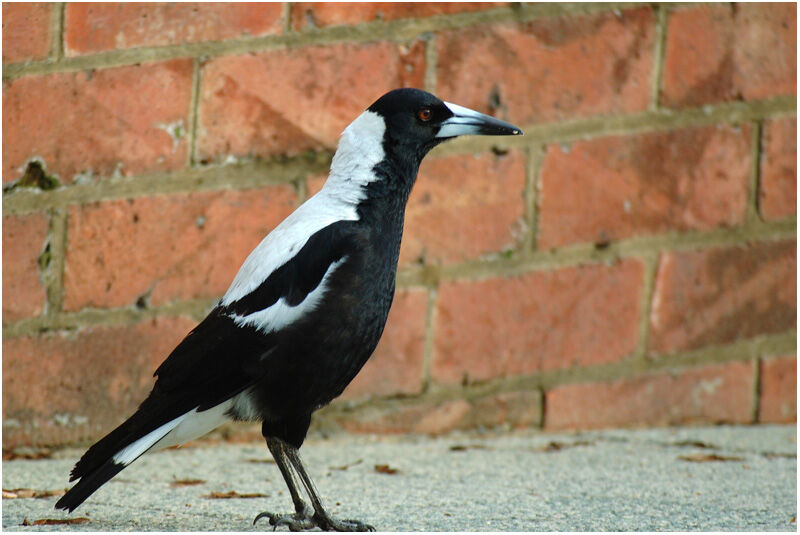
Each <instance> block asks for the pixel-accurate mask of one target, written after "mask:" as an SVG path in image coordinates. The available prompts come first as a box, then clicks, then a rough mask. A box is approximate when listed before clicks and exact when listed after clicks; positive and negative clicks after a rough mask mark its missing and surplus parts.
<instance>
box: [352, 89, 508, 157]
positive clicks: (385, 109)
mask: <svg viewBox="0 0 800 535" xmlns="http://www.w3.org/2000/svg"><path fill="white" fill-rule="evenodd" d="M367 111H368V112H372V113H375V114H377V115H378V116H380V117H381V118H382V119H383V122H384V123H385V125H386V130H385V133H384V144H386V145H391V146H395V147H402V148H403V149H405V150H411V151H413V152H415V153H417V154H418V155H419V157H420V159H421V158H422V157H423V156H425V154H427V152H428V151H429V150H431V149H432V148H433V147H435V146H436V145H438V144H439V143H441V142H442V141H446V140H448V139H452V138H455V137H458V136H467V135H484V136H513V135H520V134H522V130H520V129H519V128H517V127H516V126H514V125H512V124H509V123H507V122H505V121H501V120H499V119H495V118H494V117H491V116H489V115H485V114H483V113H480V112H477V111H474V110H471V109H469V108H465V107H463V106H459V105H457V104H451V103H450V102H444V101H442V100H440V99H439V98H437V97H436V96H435V95H432V94H430V93H428V92H426V91H422V90H420V89H412V88H404V89H395V90H393V91H389V92H388V93H386V94H385V95H383V96H382V97H381V98H379V99H378V100H376V101H375V102H374V103H373V104H372V106H370V107H369V108H368V109H367Z"/></svg>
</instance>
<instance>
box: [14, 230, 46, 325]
mask: <svg viewBox="0 0 800 535" xmlns="http://www.w3.org/2000/svg"><path fill="white" fill-rule="evenodd" d="M47 225H48V222H47V218H46V217H45V216H44V215H42V214H30V215H23V216H5V217H3V323H10V322H12V321H16V320H19V319H22V318H27V317H30V316H37V315H39V314H40V313H41V312H42V307H43V306H44V302H45V290H44V286H43V285H42V280H41V278H40V271H39V255H41V254H42V251H43V250H44V247H45V242H46V241H47Z"/></svg>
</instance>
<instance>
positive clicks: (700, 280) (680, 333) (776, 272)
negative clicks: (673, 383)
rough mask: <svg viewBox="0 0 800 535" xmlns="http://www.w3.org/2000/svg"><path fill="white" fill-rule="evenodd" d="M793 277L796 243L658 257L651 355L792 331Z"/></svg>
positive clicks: (795, 286)
mask: <svg viewBox="0 0 800 535" xmlns="http://www.w3.org/2000/svg"><path fill="white" fill-rule="evenodd" d="M796 273H797V256H796V244H795V242H794V241H786V242H764V243H756V244H752V245H749V246H739V247H731V248H728V249H722V248H714V249H705V250H700V251H683V252H668V253H664V254H662V255H661V258H660V260H659V264H658V273H657V275H656V281H655V289H654V291H653V304H652V311H651V313H650V351H651V352H652V353H669V352H674V351H682V350H690V349H696V348H699V347H703V346H706V345H712V344H725V343H730V342H733V341H735V340H738V339H743V338H749V337H753V336H758V335H762V334H772V333H779V332H783V331H787V330H789V329H792V328H794V326H795V325H796V323H797V278H796V277H797V275H796Z"/></svg>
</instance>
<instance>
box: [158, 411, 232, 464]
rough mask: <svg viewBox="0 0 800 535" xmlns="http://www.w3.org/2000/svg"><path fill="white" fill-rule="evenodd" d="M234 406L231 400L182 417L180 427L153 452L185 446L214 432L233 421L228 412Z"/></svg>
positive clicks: (166, 436) (172, 431) (173, 430)
mask: <svg viewBox="0 0 800 535" xmlns="http://www.w3.org/2000/svg"><path fill="white" fill-rule="evenodd" d="M233 404H234V401H233V398H231V399H229V400H227V401H223V402H222V403H220V404H219V405H216V406H214V407H211V408H210V409H206V410H204V411H198V410H197V409H195V410H193V411H191V412H187V413H186V414H184V415H183V416H181V421H180V422H178V425H176V426H175V427H174V428H173V429H172V430H171V431H170V432H169V433H167V434H166V435H165V436H164V438H162V439H161V440H160V441H158V442H157V443H156V444H155V445H154V446H153V451H155V450H160V449H162V448H168V447H170V446H174V445H176V444H183V443H184V442H189V441H190V440H194V439H196V438H200V437H202V436H203V435H205V434H206V433H208V432H210V431H213V430H214V429H216V428H217V427H219V426H220V425H222V424H224V423H225V422H227V421H228V420H230V419H231V418H230V416H228V411H230V409H231V407H233Z"/></svg>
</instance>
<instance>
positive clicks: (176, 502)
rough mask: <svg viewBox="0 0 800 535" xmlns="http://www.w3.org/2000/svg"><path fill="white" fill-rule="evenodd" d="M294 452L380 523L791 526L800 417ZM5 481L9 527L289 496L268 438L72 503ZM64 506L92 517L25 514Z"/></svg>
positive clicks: (39, 487)
mask: <svg viewBox="0 0 800 535" xmlns="http://www.w3.org/2000/svg"><path fill="white" fill-rule="evenodd" d="M80 453H81V452H79V451H77V450H71V451H62V452H58V454H57V455H55V457H56V458H51V459H45V460H35V461H34V460H13V461H4V462H3V464H2V469H3V470H2V478H3V489H4V491H5V490H10V489H30V490H29V491H27V494H30V493H31V492H30V491H46V490H51V491H58V490H59V489H64V487H65V486H66V483H67V475H68V473H69V470H70V468H71V467H72V464H73V463H74V462H75V460H76V459H77V456H78V455H79V454H80ZM301 453H302V454H303V456H304V459H305V461H306V464H307V467H308V469H309V471H310V473H311V475H312V477H313V478H314V479H315V481H316V483H317V486H318V487H319V489H320V491H321V493H322V496H323V499H324V500H325V503H326V504H327V505H328V506H329V509H330V511H331V512H333V513H334V514H337V515H339V516H341V517H342V518H357V519H359V520H362V521H364V522H367V523H370V524H372V525H374V526H375V527H376V528H377V529H378V530H380V531H568V530H574V531H587V530H590V531H616V530H647V531H701V530H702V531H720V530H721V531H728V530H731V531H733V530H735V531H766V530H777V531H797V524H796V520H795V516H796V515H797V457H796V453H797V433H796V427H794V426H753V427H746V426H745V427H731V426H720V427H685V428H670V429H654V430H633V431H631V430H604V431H594V432H582V433H561V434H554V433H543V432H541V431H530V430H529V431H519V432H509V433H502V434H493V433H491V434H490V433H484V434H478V433H464V434H452V435H447V436H445V437H440V438H428V437H417V436H415V437H408V436H403V437H392V436H390V437H386V436H363V435H346V434H342V435H336V436H333V437H329V438H325V439H323V438H319V437H317V438H313V437H312V438H309V440H307V442H306V444H305V445H304V446H303V448H302V450H301ZM16 493H17V495H25V494H26V491H25V490H22V491H16ZM231 493H233V495H234V496H238V497H228V498H222V496H225V495H226V494H227V495H229V496H230V495H231ZM7 495H8V494H7V493H6V492H4V499H3V502H2V503H3V529H4V530H6V531H37V530H58V531H68V530H72V531H266V530H268V529H269V528H270V527H269V525H268V524H267V523H266V522H264V521H262V522H261V523H259V524H258V525H257V526H255V527H253V525H252V519H253V518H254V516H255V515H256V514H257V513H258V512H260V511H263V510H265V509H266V510H270V511H274V512H287V511H289V510H290V509H291V502H290V499H289V496H288V493H287V491H286V488H285V486H284V483H283V481H282V479H281V477H280V474H279V473H278V470H277V467H276V466H275V464H274V463H272V462H270V460H269V453H268V451H267V448H266V446H265V445H263V444H224V443H223V444H218V445H204V444H202V443H201V444H200V445H198V446H196V447H188V448H182V449H172V450H167V451H163V452H158V453H155V454H152V455H146V456H144V457H142V458H141V459H139V460H138V461H137V462H136V463H134V464H133V465H132V466H131V467H129V468H127V469H126V470H125V471H123V472H122V473H120V474H119V475H118V476H117V477H116V478H114V479H113V480H112V481H111V482H110V483H108V484H106V485H105V486H104V487H103V488H102V489H100V490H99V491H98V492H97V493H95V494H94V495H93V496H92V497H91V498H89V500H88V501H87V502H86V503H84V504H83V505H82V506H81V507H80V508H79V509H78V510H77V511H75V512H74V513H73V514H72V515H67V514H65V513H64V512H62V511H55V510H54V509H53V504H54V503H55V501H56V499H57V498H56V497H52V496H50V497H44V498H7V497H5V496H7ZM247 495H251V496H249V497H248V496H247ZM252 495H256V496H252ZM214 496H216V498H214ZM66 518H85V519H87V520H84V521H82V522H83V523H80V524H66V525H64V524H58V525H30V526H27V525H24V524H29V523H33V522H34V521H36V520H40V521H41V520H43V519H66Z"/></svg>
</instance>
